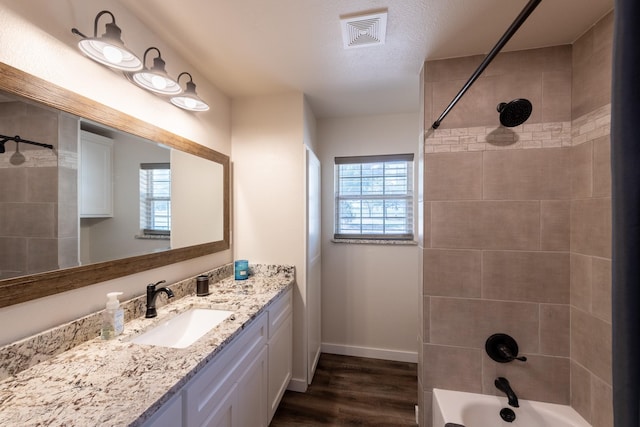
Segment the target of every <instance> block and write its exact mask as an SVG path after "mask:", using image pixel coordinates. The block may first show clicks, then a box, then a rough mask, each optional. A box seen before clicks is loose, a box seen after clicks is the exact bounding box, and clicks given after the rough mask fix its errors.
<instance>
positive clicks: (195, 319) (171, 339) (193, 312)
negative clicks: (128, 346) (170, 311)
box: [131, 308, 233, 348]
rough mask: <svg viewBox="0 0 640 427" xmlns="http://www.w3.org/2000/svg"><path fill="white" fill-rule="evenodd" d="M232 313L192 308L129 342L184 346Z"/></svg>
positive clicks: (173, 346)
mask: <svg viewBox="0 0 640 427" xmlns="http://www.w3.org/2000/svg"><path fill="white" fill-rule="evenodd" d="M232 314H233V311H226V310H211V309H207V308H192V309H190V310H187V311H185V312H184V313H181V314H179V315H178V316H176V317H173V318H171V319H169V320H167V321H164V322H162V323H160V324H158V325H157V326H155V327H154V328H152V329H150V330H149V331H147V332H145V333H143V334H141V335H138V336H137V337H135V338H134V339H132V340H131V342H133V343H135V344H147V345H156V346H160V347H172V348H186V347H189V346H190V345H191V344H193V343H194V342H196V341H198V339H200V338H201V337H202V336H203V335H204V334H206V333H207V332H209V331H210V330H211V329H213V328H215V327H216V326H218V325H219V324H220V323H222V322H223V321H224V320H225V319H226V318H228V317H229V316H231V315H232Z"/></svg>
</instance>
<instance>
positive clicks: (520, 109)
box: [498, 98, 533, 128]
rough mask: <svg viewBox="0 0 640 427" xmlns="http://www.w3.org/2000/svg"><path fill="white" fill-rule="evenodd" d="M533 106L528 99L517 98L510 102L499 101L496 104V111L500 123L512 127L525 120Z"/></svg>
mask: <svg viewBox="0 0 640 427" xmlns="http://www.w3.org/2000/svg"><path fill="white" fill-rule="evenodd" d="M532 110H533V106H532V105H531V102H529V100H528V99H524V98H518V99H514V100H513V101H511V102H508V103H507V102H501V103H500V104H498V113H500V123H501V124H502V126H504V127H508V128H512V127H514V126H519V125H521V124H522V123H524V122H526V121H527V119H528V118H529V116H530V115H531V111H532Z"/></svg>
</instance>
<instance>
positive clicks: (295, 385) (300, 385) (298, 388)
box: [287, 378, 307, 393]
mask: <svg viewBox="0 0 640 427" xmlns="http://www.w3.org/2000/svg"><path fill="white" fill-rule="evenodd" d="M287 390H289V391H295V392H298V393H304V392H305V391H307V380H305V379H304V378H291V381H289V385H288V386H287Z"/></svg>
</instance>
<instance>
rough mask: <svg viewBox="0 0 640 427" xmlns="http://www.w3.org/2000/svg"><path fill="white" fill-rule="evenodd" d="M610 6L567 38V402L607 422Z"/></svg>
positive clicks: (594, 420) (600, 423)
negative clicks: (580, 32) (594, 21)
mask: <svg viewBox="0 0 640 427" xmlns="http://www.w3.org/2000/svg"><path fill="white" fill-rule="evenodd" d="M612 40H613V14H612V13H611V14H609V15H608V16H606V17H605V18H603V19H602V20H601V21H600V22H598V24H596V25H595V26H594V27H593V28H592V29H591V30H590V31H588V32H587V33H586V34H585V35H583V36H582V37H581V38H580V39H578V40H577V41H576V43H574V45H573V76H574V77H573V89H572V93H573V100H572V119H573V120H572V127H571V129H572V130H571V133H572V142H573V148H572V149H571V150H572V153H571V154H572V155H571V164H572V179H571V281H570V283H571V285H570V287H571V405H572V406H573V407H574V408H575V409H576V410H577V411H578V412H579V413H580V414H581V415H582V416H583V417H584V418H585V419H586V420H587V421H589V422H590V423H591V424H592V425H593V426H594V427H609V426H613V415H612V390H611V168H610V151H611V150H610V137H609V133H610V131H609V128H610V122H611V104H610V102H611V101H610V99H611V52H612Z"/></svg>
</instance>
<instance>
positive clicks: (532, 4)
mask: <svg viewBox="0 0 640 427" xmlns="http://www.w3.org/2000/svg"><path fill="white" fill-rule="evenodd" d="M541 1H542V0H530V1H529V3H527V5H526V6H525V7H524V9H522V12H520V14H519V15H518V17H517V18H516V19H515V20H514V21H513V23H512V24H511V26H510V27H509V28H508V29H507V31H506V32H505V33H504V34H503V35H502V37H501V38H500V40H498V43H496V45H495V46H494V47H493V49H491V52H489V53H488V54H487V56H486V57H485V58H484V60H483V61H482V63H481V64H480V65H479V66H478V68H477V69H476V71H474V72H473V74H472V75H471V77H469V80H467V82H466V83H465V84H464V86H462V89H460V92H458V94H457V95H456V96H455V98H453V100H452V101H451V103H450V104H449V106H448V107H447V108H445V110H444V111H443V112H442V114H440V117H438V120H436V121H435V122H433V124H432V125H431V128H433V129H438V127H439V126H440V123H441V122H442V120H444V118H445V117H446V115H447V114H449V111H451V109H452V108H453V106H454V105H456V103H457V102H458V101H459V100H460V98H462V95H464V93H465V92H466V91H467V90H468V89H469V88H470V87H471V85H472V84H473V83H474V82H475V81H476V80H477V78H478V77H480V74H482V72H483V71H484V69H485V68H487V66H488V65H489V64H490V63H491V61H493V59H494V58H495V57H496V55H497V54H498V53H499V52H500V51H501V50H502V48H503V47H504V45H505V44H507V42H508V41H509V39H511V37H512V36H513V35H514V34H515V33H516V31H518V29H519V28H520V26H521V25H522V24H523V23H524V21H526V19H527V18H528V17H529V15H531V12H533V11H534V9H535V8H536V7H537V6H538V4H540V2H541Z"/></svg>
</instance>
